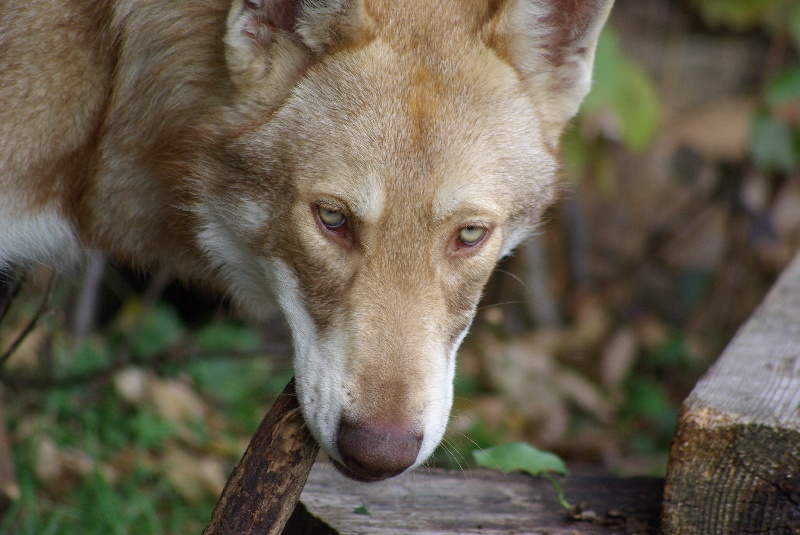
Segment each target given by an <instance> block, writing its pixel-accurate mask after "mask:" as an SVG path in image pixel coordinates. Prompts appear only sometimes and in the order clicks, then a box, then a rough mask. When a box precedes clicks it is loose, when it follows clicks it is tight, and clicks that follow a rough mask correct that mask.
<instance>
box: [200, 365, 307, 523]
mask: <svg viewBox="0 0 800 535" xmlns="http://www.w3.org/2000/svg"><path fill="white" fill-rule="evenodd" d="M318 451H319V446H317V443H316V442H315V441H314V439H313V438H312V437H311V435H310V433H309V432H308V429H307V428H306V426H305V422H304V421H303V416H302V414H301V412H300V406H299V405H298V403H297V397H296V396H295V390H294V378H292V380H291V381H290V382H289V384H288V385H286V388H285V389H284V390H283V392H282V393H281V395H280V396H279V397H278V399H277V400H276V401H275V404H274V405H273V406H272V408H271V409H270V410H269V412H268V413H267V415H266V416H264V419H263V420H262V421H261V424H260V425H259V426H258V430H256V434H255V435H254V436H253V438H252V440H251V441H250V444H249V445H248V447H247V451H245V453H244V455H243V456H242V459H241V460H240V461H239V464H238V465H236V468H234V470H233V473H232V474H231V476H230V478H228V482H227V483H226V484H225V489H224V490H223V491H222V496H220V498H219V501H218V502H217V505H216V507H214V512H213V513H212V514H211V521H210V522H209V524H208V526H207V527H206V529H205V530H204V531H203V535H244V534H247V535H278V534H280V533H281V532H282V531H283V527H284V524H285V523H286V521H287V520H288V518H289V517H290V516H291V514H292V511H293V510H294V508H295V505H296V504H297V499H298V498H299V496H300V491H302V490H303V485H304V484H305V482H306V478H307V477H308V472H309V470H311V466H312V465H313V464H314V460H315V459H316V457H317V453H318Z"/></svg>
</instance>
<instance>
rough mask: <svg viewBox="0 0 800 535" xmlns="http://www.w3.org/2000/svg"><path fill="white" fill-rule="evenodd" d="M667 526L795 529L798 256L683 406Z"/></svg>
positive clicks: (685, 530)
mask: <svg viewBox="0 0 800 535" xmlns="http://www.w3.org/2000/svg"><path fill="white" fill-rule="evenodd" d="M663 529H664V533H667V534H672V533H675V534H678V533H680V534H695V533H698V534H699V533H800V256H798V257H797V258H796V259H795V261H794V262H793V264H792V265H791V266H790V267H789V268H788V269H787V270H786V271H785V272H784V274H783V275H782V276H781V278H780V280H779V281H778V283H777V284H776V285H775V287H774V288H773V289H772V290H771V291H770V293H769V294H768V295H767V297H766V299H765V301H764V302H763V303H762V304H761V306H760V307H759V308H758V310H756V312H755V313H754V315H753V316H752V317H751V318H750V320H748V322H747V323H746V324H745V325H744V327H742V328H741V329H740V331H739V332H738V333H737V335H736V336H735V337H734V339H733V340H732V341H731V343H730V344H729V345H728V347H727V348H726V349H725V351H724V352H723V354H722V356H721V357H720V358H719V360H718V361H717V363H716V364H715V365H714V366H713V367H712V368H711V369H710V370H709V371H708V373H707V374H706V375H705V376H704V377H703V379H702V380H701V381H700V382H699V383H698V384H697V386H696V387H695V389H694V390H693V391H692V393H691V395H690V396H689V397H688V398H687V399H686V401H685V402H684V404H683V407H682V410H681V416H680V418H679V422H678V430H677V433H676V436H675V439H674V441H673V445H672V450H671V452H670V462H669V467H668V473H667V485H666V489H665V502H664V525H663Z"/></svg>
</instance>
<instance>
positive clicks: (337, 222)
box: [317, 208, 347, 230]
mask: <svg viewBox="0 0 800 535" xmlns="http://www.w3.org/2000/svg"><path fill="white" fill-rule="evenodd" d="M317 213H318V214H319V220H320V221H322V224H323V225H325V226H326V227H328V228H329V229H331V230H333V229H336V228H339V227H341V226H342V225H344V224H345V221H347V218H346V217H345V216H344V214H343V213H341V212H337V211H336V210H328V209H327V208H319V209H317Z"/></svg>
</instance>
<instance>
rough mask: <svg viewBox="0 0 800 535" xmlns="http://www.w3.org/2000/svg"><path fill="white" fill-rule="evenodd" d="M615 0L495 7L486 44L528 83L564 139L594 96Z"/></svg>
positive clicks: (511, 2)
mask: <svg viewBox="0 0 800 535" xmlns="http://www.w3.org/2000/svg"><path fill="white" fill-rule="evenodd" d="M613 3H614V2H613V0H505V1H503V0H500V1H496V0H495V1H494V2H490V4H493V6H492V7H490V8H489V9H490V11H491V13H490V19H489V20H488V22H487V23H486V25H485V26H484V30H483V38H484V41H485V42H486V43H487V44H488V45H489V46H490V47H492V48H493V49H495V50H496V51H497V53H498V54H500V55H501V56H502V57H504V58H505V59H506V60H507V61H508V62H509V63H511V65H512V66H513V67H514V68H515V69H516V70H517V71H518V72H519V73H520V76H521V77H522V78H523V79H524V80H525V82H527V84H528V88H529V91H530V93H531V98H532V99H534V101H536V102H541V103H542V104H543V105H542V116H543V118H544V120H545V121H547V122H549V123H551V124H552V125H553V127H554V128H556V130H557V135H560V133H561V130H562V129H563V127H564V125H565V124H566V122H567V121H569V119H571V118H572V117H573V116H574V115H575V114H576V113H577V112H578V108H579V107H580V104H581V101H583V98H584V97H585V96H586V94H587V93H588V92H589V88H590V86H591V77H592V63H593V61H594V52H595V48H596V47H597V39H598V37H599V36H600V30H601V29H602V27H603V24H604V23H605V21H606V19H607V18H608V13H609V11H610V10H611V5H612V4H613Z"/></svg>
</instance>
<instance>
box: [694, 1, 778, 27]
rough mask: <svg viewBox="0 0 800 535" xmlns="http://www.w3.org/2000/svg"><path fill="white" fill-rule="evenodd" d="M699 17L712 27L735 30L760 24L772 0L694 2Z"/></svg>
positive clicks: (771, 5)
mask: <svg viewBox="0 0 800 535" xmlns="http://www.w3.org/2000/svg"><path fill="white" fill-rule="evenodd" d="M694 4H695V5H696V6H697V9H698V11H699V12H700V16H701V17H703V19H705V21H706V22H708V23H709V24H711V25H713V26H728V27H730V28H733V29H736V30H744V29H747V28H752V27H754V26H757V25H758V24H760V23H761V22H762V21H763V20H764V18H765V17H766V15H767V13H768V12H769V10H770V8H772V7H773V6H774V5H775V1H774V0H694Z"/></svg>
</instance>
